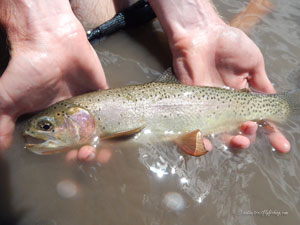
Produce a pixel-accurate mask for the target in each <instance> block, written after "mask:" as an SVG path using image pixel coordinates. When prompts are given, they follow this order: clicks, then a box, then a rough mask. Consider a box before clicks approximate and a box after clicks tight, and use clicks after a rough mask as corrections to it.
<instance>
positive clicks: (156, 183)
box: [0, 0, 300, 225]
mask: <svg viewBox="0 0 300 225" xmlns="http://www.w3.org/2000/svg"><path fill="white" fill-rule="evenodd" d="M216 5H217V7H218V9H219V10H220V12H221V14H222V15H224V17H225V18H228V19H229V18H231V17H232V16H233V15H234V14H236V13H237V12H238V11H239V9H241V8H242V7H243V5H244V3H243V2H242V1H238V0H222V1H216ZM274 5H275V9H274V11H273V12H272V13H271V14H269V15H268V16H267V17H265V18H264V20H263V22H262V23H261V24H259V25H257V26H256V27H255V28H254V29H253V30H252V32H251V34H250V36H251V37H252V39H253V40H254V41H255V42H256V43H257V44H258V45H259V47H260V48H261V50H262V52H263V54H264V56H265V60H266V67H267V72H268V74H269V76H270V78H271V80H272V82H273V83H274V85H275V87H276V89H277V90H278V91H286V90H290V89H295V88H300V59H299V58H300V47H299V46H300V33H299V32H300V17H299V15H300V3H299V2H298V0H290V1H284V0H275V1H274ZM94 47H95V49H96V51H97V53H98V55H99V57H100V59H101V62H102V65H103V67H104V70H105V72H106V74H107V78H108V80H109V83H110V86H111V87H117V86H123V85H129V84H137V83H143V82H148V81H151V80H153V79H154V78H155V77H156V76H157V75H158V74H159V72H162V71H163V70H164V69H165V68H167V67H168V66H169V65H170V64H171V63H170V62H171V59H170V53H169V51H168V47H167V44H166V40H165V39H164V38H163V35H162V33H161V29H160V28H159V26H158V24H157V22H154V24H153V26H150V25H149V26H145V27H142V28H140V29H137V30H134V31H129V32H127V33H125V32H120V33H118V34H116V35H113V36H111V37H109V38H107V39H106V40H103V41H101V42H100V43H99V42H98V43H95V45H94ZM299 122H300V118H292V119H291V120H289V121H287V122H286V123H285V124H283V125H281V126H280V128H281V129H282V131H283V132H284V134H285V135H286V136H287V138H288V139H289V140H290V142H291V146H292V148H291V152H290V153H289V154H286V155H281V154H278V153H276V152H274V151H273V150H272V148H271V147H270V145H269V143H268V141H267V139H266V138H265V137H264V135H263V133H262V132H259V133H258V137H257V140H256V142H255V144H253V145H252V146H251V147H250V148H249V149H246V150H244V151H241V152H236V151H230V150H228V149H227V148H225V147H224V146H222V144H220V143H218V141H217V140H216V141H215V145H216V146H215V149H214V151H213V152H211V153H210V154H207V155H206V156H205V157H201V158H193V157H189V156H184V155H182V154H181V152H180V151H179V150H178V149H177V148H176V147H175V146H174V145H172V144H160V145H154V144H153V143H151V142H149V143H144V144H143V145H130V144H125V143H115V144H113V145H109V146H106V147H105V148H102V149H99V150H98V155H97V159H98V161H97V162H96V163H92V164H82V163H75V164H74V165H72V166H71V165H67V164H66V163H65V161H64V155H54V156H47V157H41V156H38V155H35V154H32V153H29V152H26V151H24V150H23V140H22V138H21V137H20V133H19V131H20V128H21V126H22V123H20V124H19V125H18V128H17V130H16V133H15V139H14V144H13V146H12V147H11V149H9V151H7V153H6V154H5V155H4V157H3V158H2V159H1V160H0V161H1V162H0V177H1V183H0V199H1V200H0V221H1V222H2V221H5V220H4V219H6V221H7V222H3V224H20V225H29V224H30V225H67V224H72V225H77V224H78V225H82V224H89V225H98V224H101V225H102V224H104V225H105V224H151V225H154V224H185V225H188V224H201V223H205V224H251V225H252V224H274V225H276V224H278V225H279V224H299V221H300V189H299V186H300V177H299V174H300V167H299V166H300V153H299V147H300V141H299V140H300V131H299ZM8 221H9V222H8Z"/></svg>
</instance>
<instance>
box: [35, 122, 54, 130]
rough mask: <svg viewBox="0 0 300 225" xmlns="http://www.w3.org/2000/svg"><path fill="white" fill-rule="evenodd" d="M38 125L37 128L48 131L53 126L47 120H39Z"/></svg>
mask: <svg viewBox="0 0 300 225" xmlns="http://www.w3.org/2000/svg"><path fill="white" fill-rule="evenodd" d="M38 126H39V128H41V129H42V130H44V131H48V130H50V129H51V128H52V127H53V125H52V123H51V122H49V121H47V120H44V121H41V122H39V123H38Z"/></svg>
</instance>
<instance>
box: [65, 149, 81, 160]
mask: <svg viewBox="0 0 300 225" xmlns="http://www.w3.org/2000/svg"><path fill="white" fill-rule="evenodd" d="M77 157H78V150H75V149H74V150H71V151H68V152H67V154H66V157H65V160H66V162H67V163H74V162H76V161H77Z"/></svg>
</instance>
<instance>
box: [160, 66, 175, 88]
mask: <svg viewBox="0 0 300 225" xmlns="http://www.w3.org/2000/svg"><path fill="white" fill-rule="evenodd" d="M154 82H157V83H175V84H177V83H179V81H178V80H177V78H176V77H175V75H174V73H173V71H172V67H169V68H168V69H167V70H166V71H165V72H164V73H163V74H162V75H160V76H159V77H158V78H157V79H156V80H155V81H154Z"/></svg>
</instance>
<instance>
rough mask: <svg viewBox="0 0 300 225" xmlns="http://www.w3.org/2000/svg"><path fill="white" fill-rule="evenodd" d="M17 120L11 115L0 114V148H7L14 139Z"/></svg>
mask: <svg viewBox="0 0 300 225" xmlns="http://www.w3.org/2000/svg"><path fill="white" fill-rule="evenodd" d="M14 129H15V121H14V119H13V118H12V117H11V116H10V115H5V114H4V115H0V150H2V151H3V150H5V149H7V148H8V147H9V146H10V144H11V142H12V139H13V132H14Z"/></svg>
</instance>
